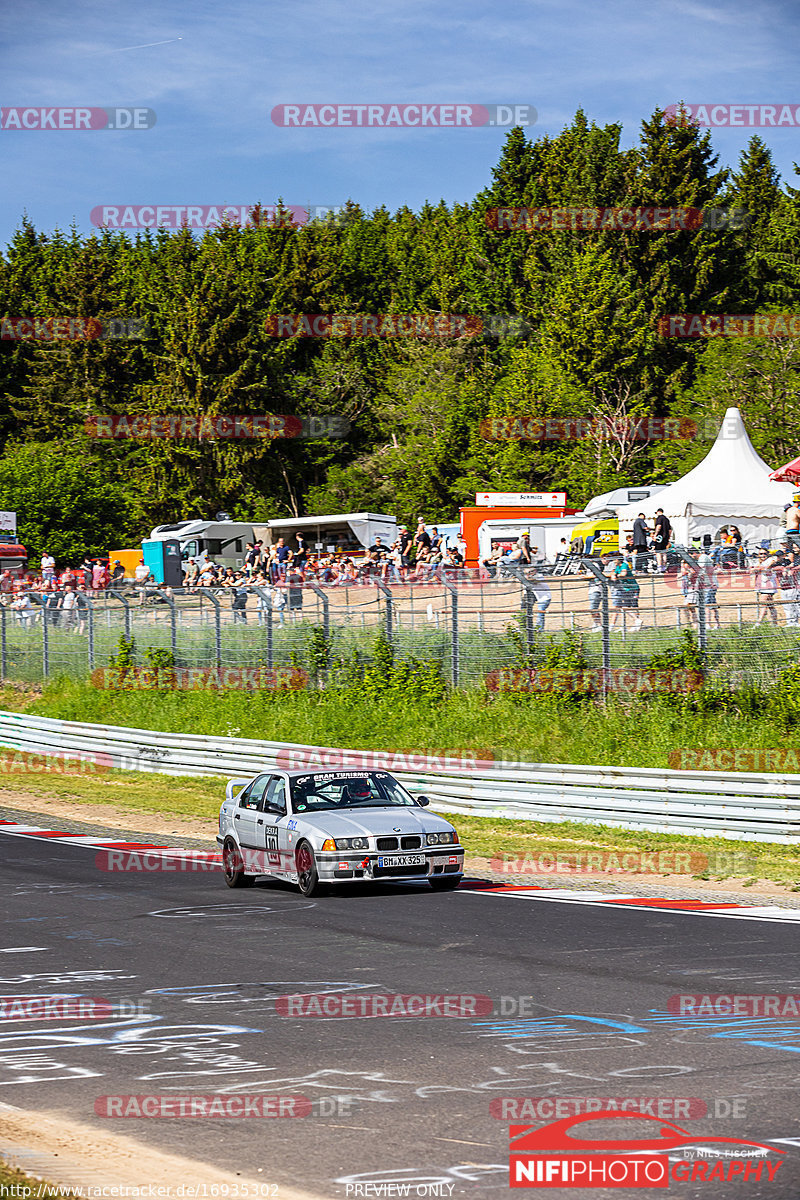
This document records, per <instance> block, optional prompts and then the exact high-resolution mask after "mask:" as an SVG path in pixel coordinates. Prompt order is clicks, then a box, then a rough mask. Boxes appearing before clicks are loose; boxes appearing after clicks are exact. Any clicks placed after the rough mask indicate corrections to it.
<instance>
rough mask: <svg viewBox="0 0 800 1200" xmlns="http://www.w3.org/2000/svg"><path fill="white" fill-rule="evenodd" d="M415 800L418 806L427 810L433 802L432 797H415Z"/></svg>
mask: <svg viewBox="0 0 800 1200" xmlns="http://www.w3.org/2000/svg"><path fill="white" fill-rule="evenodd" d="M414 799H415V800H416V802H417V804H419V805H420V807H421V808H427V807H428V805H429V804H430V802H431V801H430V796H415V797H414Z"/></svg>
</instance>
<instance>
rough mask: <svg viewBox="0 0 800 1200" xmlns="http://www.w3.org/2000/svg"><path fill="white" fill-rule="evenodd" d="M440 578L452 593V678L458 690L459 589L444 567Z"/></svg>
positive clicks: (441, 569) (440, 572)
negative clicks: (446, 573) (448, 576)
mask: <svg viewBox="0 0 800 1200" xmlns="http://www.w3.org/2000/svg"><path fill="white" fill-rule="evenodd" d="M439 578H440V580H441V581H442V583H443V584H444V586H445V587H446V588H447V590H448V591H449V593H450V655H451V662H452V668H451V678H452V681H453V687H454V688H457V687H458V684H459V679H460V677H461V671H460V662H459V659H460V648H459V643H458V588H457V587H456V585H455V584H454V583H452V582H451V581H450V580H449V579H448V578H447V576H446V575H445V572H444V567H439Z"/></svg>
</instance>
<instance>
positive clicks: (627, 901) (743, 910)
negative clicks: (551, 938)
mask: <svg viewBox="0 0 800 1200" xmlns="http://www.w3.org/2000/svg"><path fill="white" fill-rule="evenodd" d="M459 890H464V891H472V892H477V893H478V895H480V896H505V897H512V898H514V899H517V900H550V901H556V902H557V903H564V904H590V905H594V906H596V907H603V908H608V907H614V906H615V905H616V906H617V907H619V908H644V909H648V910H649V911H650V912H684V913H694V914H696V915H697V916H701V917H737V918H739V919H740V920H742V919H743V920H746V921H790V922H791V921H795V922H797V921H800V908H780V907H779V906H778V905H773V904H754V905H750V904H737V903H736V902H731V901H722V900H678V899H670V898H668V897H662V896H633V895H631V896H627V895H625V894H624V893H620V892H601V891H593V890H590V889H589V888H586V890H581V891H572V890H570V889H567V888H548V887H537V886H536V885H535V884H514V883H484V882H482V881H481V880H473V879H470V880H468V881H466V882H465V883H462V884H461V886H460V888H459Z"/></svg>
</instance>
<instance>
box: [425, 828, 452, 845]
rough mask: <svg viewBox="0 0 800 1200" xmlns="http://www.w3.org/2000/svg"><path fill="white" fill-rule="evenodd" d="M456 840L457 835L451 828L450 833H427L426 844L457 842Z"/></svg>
mask: <svg viewBox="0 0 800 1200" xmlns="http://www.w3.org/2000/svg"><path fill="white" fill-rule="evenodd" d="M457 841H458V835H457V833H456V831H455V830H453V831H452V833H429V834H428V845H429V846H436V845H446V844H447V843H448V842H457Z"/></svg>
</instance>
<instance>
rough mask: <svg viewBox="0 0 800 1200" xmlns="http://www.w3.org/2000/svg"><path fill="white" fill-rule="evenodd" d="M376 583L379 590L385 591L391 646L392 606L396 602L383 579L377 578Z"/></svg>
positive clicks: (387, 626)
mask: <svg viewBox="0 0 800 1200" xmlns="http://www.w3.org/2000/svg"><path fill="white" fill-rule="evenodd" d="M374 583H375V586H376V587H377V589H378V591H381V592H383V594H384V596H385V597H386V640H387V641H388V643H389V645H390V646H391V644H392V638H393V636H394V632H393V629H392V606H393V604H394V601H393V599H392V593H391V592H390V590H389V588H388V587H387V586H386V584H385V583H384V582H383V580H382V579H375V580H374Z"/></svg>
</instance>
